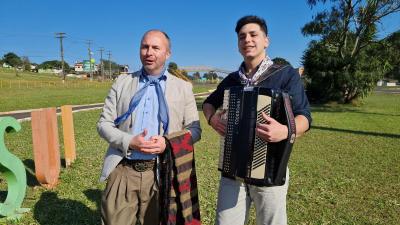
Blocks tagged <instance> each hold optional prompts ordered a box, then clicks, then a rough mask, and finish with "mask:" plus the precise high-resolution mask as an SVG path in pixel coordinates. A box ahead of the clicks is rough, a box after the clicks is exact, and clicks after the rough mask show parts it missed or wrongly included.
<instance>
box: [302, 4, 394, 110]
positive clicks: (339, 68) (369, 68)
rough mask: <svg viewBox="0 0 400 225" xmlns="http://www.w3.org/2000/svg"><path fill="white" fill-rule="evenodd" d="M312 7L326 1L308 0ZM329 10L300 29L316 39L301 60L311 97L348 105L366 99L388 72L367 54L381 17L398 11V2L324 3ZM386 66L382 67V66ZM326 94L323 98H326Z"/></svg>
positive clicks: (373, 56) (377, 60) (374, 58)
mask: <svg viewBox="0 0 400 225" xmlns="http://www.w3.org/2000/svg"><path fill="white" fill-rule="evenodd" d="M307 2H308V4H309V5H310V6H311V7H314V6H316V5H317V4H318V3H326V2H327V1H326V0H308V1H307ZM329 2H330V5H331V9H330V10H325V11H323V12H319V13H317V15H316V16H315V17H314V19H313V20H312V21H311V22H309V23H307V24H305V25H304V27H303V28H302V33H303V35H305V36H314V35H317V36H319V37H320V39H319V41H318V42H317V41H314V42H312V43H311V44H310V48H309V49H308V50H307V51H306V52H305V54H304V56H303V62H304V67H305V74H306V76H307V80H308V81H309V82H311V83H309V84H308V87H307V89H308V90H309V94H310V98H311V99H312V100H318V101H321V102H326V101H331V100H332V101H340V102H343V103H350V102H352V101H353V100H356V99H357V98H360V97H365V96H366V95H367V94H368V93H370V91H371V90H372V88H373V86H374V85H375V83H376V81H377V80H378V79H379V78H381V77H382V75H383V74H384V73H385V71H386V70H387V67H386V68H385V67H384V66H382V64H381V63H380V59H379V58H378V57H377V56H376V55H369V53H371V52H372V51H374V50H373V49H372V46H373V43H374V42H376V38H375V36H376V33H377V25H378V24H380V23H381V22H382V18H384V17H385V16H387V15H390V14H392V13H396V12H398V11H399V10H400V0H388V1H337V0H331V1H329ZM383 65H385V64H383ZM325 92H327V94H325Z"/></svg>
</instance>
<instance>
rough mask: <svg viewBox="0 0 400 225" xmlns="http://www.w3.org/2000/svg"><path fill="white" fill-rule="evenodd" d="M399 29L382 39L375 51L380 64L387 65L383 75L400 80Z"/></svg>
mask: <svg viewBox="0 0 400 225" xmlns="http://www.w3.org/2000/svg"><path fill="white" fill-rule="evenodd" d="M399 49H400V30H399V31H397V32H394V33H393V34H391V35H389V36H388V37H386V38H385V39H383V40H382V43H380V44H379V45H378V47H377V48H376V51H375V52H373V53H372V54H378V55H379V58H380V59H381V61H382V64H383V65H385V66H386V67H387V72H386V73H385V74H384V77H385V78H387V79H396V80H399V81H400V50H399Z"/></svg>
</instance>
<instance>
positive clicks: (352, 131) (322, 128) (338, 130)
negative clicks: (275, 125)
mask: <svg viewBox="0 0 400 225" xmlns="http://www.w3.org/2000/svg"><path fill="white" fill-rule="evenodd" d="M311 129H318V130H328V131H335V132H345V133H351V134H360V135H370V136H376V137H388V138H400V134H386V133H379V132H371V131H359V130H347V129H340V128H333V127H321V126H311Z"/></svg>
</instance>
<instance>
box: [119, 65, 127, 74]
mask: <svg viewBox="0 0 400 225" xmlns="http://www.w3.org/2000/svg"><path fill="white" fill-rule="evenodd" d="M119 71H120V74H127V73H128V71H129V66H128V65H121V66H120V67H119Z"/></svg>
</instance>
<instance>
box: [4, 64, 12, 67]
mask: <svg viewBox="0 0 400 225" xmlns="http://www.w3.org/2000/svg"><path fill="white" fill-rule="evenodd" d="M3 68H12V66H10V65H8V64H7V63H3Z"/></svg>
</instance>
